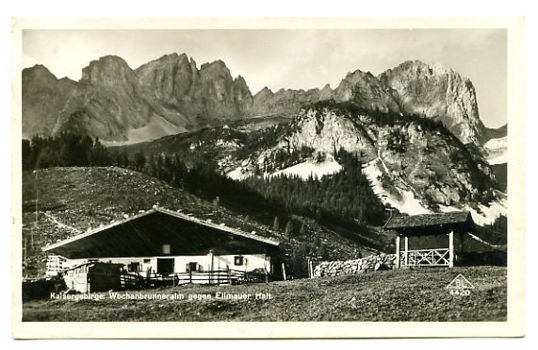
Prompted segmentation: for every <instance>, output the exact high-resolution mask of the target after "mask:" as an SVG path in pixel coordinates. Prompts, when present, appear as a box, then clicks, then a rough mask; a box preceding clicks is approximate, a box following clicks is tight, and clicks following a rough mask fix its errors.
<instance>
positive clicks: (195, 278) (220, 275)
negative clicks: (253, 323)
mask: <svg viewBox="0 0 538 350" xmlns="http://www.w3.org/2000/svg"><path fill="white" fill-rule="evenodd" d="M267 281H268V276H267V274H264V275H263V276H262V275H260V274H255V273H248V272H246V271H239V270H232V269H227V270H214V271H190V272H179V273H174V274H170V275H160V274H156V273H152V274H150V275H141V274H133V273H125V274H122V275H121V287H122V288H128V289H130V288H140V287H149V286H158V285H171V286H177V285H184V284H217V285H218V284H240V283H248V282H267Z"/></svg>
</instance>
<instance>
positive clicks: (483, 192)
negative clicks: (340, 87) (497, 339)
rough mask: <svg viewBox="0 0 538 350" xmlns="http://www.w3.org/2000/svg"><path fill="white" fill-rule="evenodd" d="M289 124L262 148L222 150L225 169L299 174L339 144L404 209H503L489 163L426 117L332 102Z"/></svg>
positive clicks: (482, 214)
mask: <svg viewBox="0 0 538 350" xmlns="http://www.w3.org/2000/svg"><path fill="white" fill-rule="evenodd" d="M287 130H288V131H287V132H284V133H282V135H281V137H280V138H279V140H278V141H277V142H276V145H275V146H271V147H268V148H263V147H262V148H259V149H257V150H256V151H254V152H253V153H251V154H250V155H249V157H248V158H244V159H233V158H230V156H226V162H221V164H225V166H226V168H225V169H223V171H225V172H227V173H228V174H229V176H231V177H234V178H239V179H241V178H243V177H245V176H249V175H254V174H259V173H260V172H266V176H271V174H272V173H273V172H275V171H276V172H278V173H286V174H290V175H294V173H293V169H301V171H303V172H304V171H305V169H303V168H304V167H308V166H310V167H312V169H311V170H312V172H314V171H316V169H314V168H316V162H318V160H319V159H322V160H326V159H334V158H335V157H334V155H335V154H336V153H337V152H338V150H340V149H343V150H345V151H347V152H350V153H354V154H357V155H359V156H360V158H361V159H362V161H363V163H364V170H363V171H364V173H365V174H366V175H367V176H368V178H369V179H370V181H371V182H372V185H373V186H374V190H375V193H376V194H377V195H378V196H379V197H380V198H381V199H382V201H383V202H385V203H387V204H390V205H391V206H393V207H395V208H397V209H398V210H400V211H401V212H405V213H409V214H418V213H428V212H431V211H437V210H441V211H443V210H445V211H449V210H457V209H465V210H470V211H471V212H473V216H474V218H475V220H476V221H477V222H479V223H486V222H492V221H493V220H494V219H495V218H496V216H497V215H498V214H499V213H502V212H504V211H505V210H506V209H505V206H504V195H503V194H502V192H501V191H499V189H500V187H499V186H498V184H497V182H496V179H495V175H494V174H493V171H492V169H491V167H490V166H489V165H488V163H487V161H486V160H485V159H483V158H481V157H477V156H476V155H475V154H471V153H470V151H469V150H468V148H467V147H466V146H465V145H464V144H463V143H462V142H461V141H460V140H459V139H458V138H456V137H455V136H454V135H453V134H451V133H450V132H449V131H448V130H447V129H446V128H444V127H443V126H440V125H435V124H431V123H427V122H426V121H425V120H424V119H423V118H420V117H405V116H399V115H398V114H395V113H394V114H392V117H390V118H380V117H374V116H369V115H363V114H354V113H352V112H350V111H349V110H346V109H345V108H344V109H342V108H340V104H336V105H335V107H324V108H310V109H306V110H303V111H301V112H300V113H299V115H298V116H297V117H296V118H294V119H293V121H292V122H291V124H290V126H289V127H288V129H287ZM262 144H263V143H262ZM282 153H285V154H288V155H290V157H289V158H293V157H291V155H292V154H301V156H300V157H301V158H300V159H299V160H297V162H299V163H297V164H301V167H299V166H297V164H295V163H294V164H289V163H288V162H285V163H278V162H279V161H278V159H282V157H280V155H281V154H282ZM320 164H321V163H320ZM307 170H308V169H307ZM295 175H300V174H298V173H297V174H295Z"/></svg>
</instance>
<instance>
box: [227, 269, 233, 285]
mask: <svg viewBox="0 0 538 350" xmlns="http://www.w3.org/2000/svg"><path fill="white" fill-rule="evenodd" d="M226 272H228V284H229V285H230V286H231V285H232V274H231V273H230V266H228V265H226Z"/></svg>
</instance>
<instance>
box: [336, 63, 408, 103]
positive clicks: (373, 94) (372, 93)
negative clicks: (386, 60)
mask: <svg viewBox="0 0 538 350" xmlns="http://www.w3.org/2000/svg"><path fill="white" fill-rule="evenodd" d="M334 99H335V100H336V101H339V102H347V101H350V102H352V103H353V104H355V105H357V106H359V107H361V108H365V109H370V110H380V111H382V112H400V109H399V107H398V104H397V102H396V100H395V98H394V96H393V93H392V91H390V89H388V88H387V87H386V86H385V85H384V84H383V83H382V82H381V81H380V80H379V79H378V78H376V77H375V76H374V75H373V74H372V73H370V72H363V71H361V70H356V71H354V72H351V73H348V74H347V75H346V77H345V78H344V79H342V81H341V82H340V84H339V85H338V87H337V88H336V89H335V90H334Z"/></svg>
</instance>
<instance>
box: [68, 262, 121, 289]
mask: <svg viewBox="0 0 538 350" xmlns="http://www.w3.org/2000/svg"><path fill="white" fill-rule="evenodd" d="M122 266H123V265H122V264H110V263H102V262H97V261H91V262H87V263H84V264H80V265H77V266H74V267H72V268H70V269H68V270H66V271H64V272H63V275H64V281H65V284H66V286H67V288H68V289H71V290H74V291H77V292H79V293H93V292H103V291H107V290H111V289H120V287H121V268H122Z"/></svg>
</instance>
